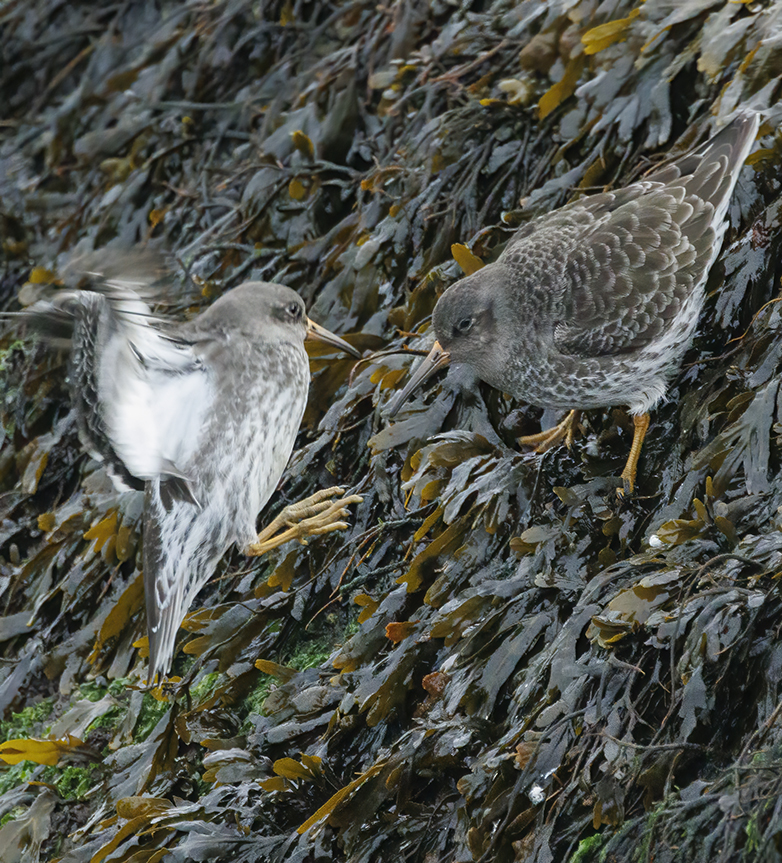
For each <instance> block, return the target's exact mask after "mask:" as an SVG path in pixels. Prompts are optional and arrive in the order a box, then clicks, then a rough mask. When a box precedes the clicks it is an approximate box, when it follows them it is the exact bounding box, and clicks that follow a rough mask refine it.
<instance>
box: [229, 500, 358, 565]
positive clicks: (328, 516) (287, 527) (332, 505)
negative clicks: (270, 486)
mask: <svg viewBox="0 0 782 863" xmlns="http://www.w3.org/2000/svg"><path fill="white" fill-rule="evenodd" d="M344 493H345V490H344V489H341V488H338V487H337V486H335V487H334V488H325V489H322V490H321V491H318V492H315V494H313V495H312V496H311V497H308V498H305V499H304V500H300V501H299V502H298V503H293V504H291V505H290V506H286V507H285V509H284V510H283V511H282V512H281V513H280V514H279V515H278V516H277V518H275V519H274V520H273V521H272V522H271V524H269V525H268V526H267V527H265V528H264V529H263V530H262V531H261V532H260V533H259V534H258V539H257V540H256V541H255V542H254V543H252V545H250V546H248V547H247V548H246V549H245V554H247V555H249V556H250V557H258V555H261V554H265V553H266V552H267V551H271V550H272V549H273V548H277V546H278V545H282V544H283V543H284V542H289V541H290V540H292V539H297V540H298V541H299V542H300V543H301V544H302V545H306V544H307V539H306V537H308V536H319V535H320V534H323V533H330V532H331V531H332V530H345V528H347V526H348V525H347V522H346V521H343V519H345V518H347V515H348V510H347V506H348V505H349V504H351V503H361V501H362V500H363V499H364V498H362V497H359V496H358V495H357V494H352V495H350V497H343V498H340V499H339V500H332V499H331V498H333V497H335V496H336V495H340V494H344ZM279 530H281V531H282V532H281V533H277V531H279ZM275 534H277V535H276V536H275Z"/></svg>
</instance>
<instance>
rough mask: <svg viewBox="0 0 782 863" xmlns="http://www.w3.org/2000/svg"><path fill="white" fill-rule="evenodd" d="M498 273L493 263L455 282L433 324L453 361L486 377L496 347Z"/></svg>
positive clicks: (437, 310) (438, 309)
mask: <svg viewBox="0 0 782 863" xmlns="http://www.w3.org/2000/svg"><path fill="white" fill-rule="evenodd" d="M498 275H499V273H498V272H497V271H496V269H495V267H494V266H493V265H491V264H490V265H489V266H487V267H484V268H483V269H481V270H478V272H476V273H473V274H472V275H470V276H467V277H466V278H464V279H461V280H460V281H458V282H456V283H455V284H454V285H452V286H451V287H450V288H448V290H447V291H446V292H445V293H444V294H443V295H442V297H440V299H439V300H438V302H437V305H436V306H435V309H434V314H433V316H432V323H433V326H434V331H435V334H436V336H437V341H438V342H439V343H440V345H441V347H442V349H443V350H444V351H445V352H446V353H447V354H448V356H449V357H450V361H451V363H464V364H465V365H468V366H470V367H471V368H472V369H473V371H475V372H476V374H477V375H478V377H480V378H482V379H483V380H487V376H490V374H491V368H492V367H493V361H494V355H495V354H496V350H497V318H496V297H497V293H498V291H497V289H498V288H499V284H497V285H495V284H494V282H495V281H497V282H498V281H499V280H498V278H497V277H498Z"/></svg>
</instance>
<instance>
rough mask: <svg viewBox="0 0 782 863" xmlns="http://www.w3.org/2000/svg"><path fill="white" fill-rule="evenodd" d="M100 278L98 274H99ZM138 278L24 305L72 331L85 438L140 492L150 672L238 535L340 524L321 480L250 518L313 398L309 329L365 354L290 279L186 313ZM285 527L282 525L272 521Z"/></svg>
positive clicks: (253, 545)
mask: <svg viewBox="0 0 782 863" xmlns="http://www.w3.org/2000/svg"><path fill="white" fill-rule="evenodd" d="M93 275H95V274H93ZM143 288H144V285H143V284H142V283H140V282H139V281H138V280H136V281H134V280H133V279H132V278H130V277H125V278H123V277H118V278H109V279H106V280H104V281H102V282H101V283H100V284H95V285H94V286H93V288H92V289H91V290H71V291H62V292H60V295H59V296H57V298H56V299H55V300H53V301H40V302H38V303H36V304H35V305H33V306H31V307H30V308H29V309H28V310H27V311H26V313H25V316H26V318H27V320H28V321H29V322H30V323H31V325H32V326H33V327H34V328H35V329H37V330H39V331H40V332H41V333H42V334H43V335H44V336H46V335H49V337H53V338H55V339H57V340H58V341H62V337H63V336H69V337H70V343H71V346H72V352H71V358H70V389H71V393H72V402H73V406H74V409H75V413H76V420H77V425H78V428H79V435H80V438H81V440H82V443H83V444H84V446H85V448H86V449H87V450H88V451H89V452H90V454H91V455H93V456H94V457H96V458H98V459H99V460H102V461H105V462H106V463H107V465H108V468H109V472H110V473H111V474H112V478H113V479H114V480H115V484H117V485H118V487H127V486H131V487H134V488H137V489H143V490H144V493H145V497H144V588H145V594H146V608H147V633H148V636H149V682H150V683H152V682H153V681H154V679H155V677H156V675H160V677H161V679H162V678H163V677H164V676H165V674H166V673H167V672H168V670H169V669H170V667H171V662H172V659H173V654H174V643H175V639H176V633H177V630H178V629H179V626H180V624H181V622H182V619H183V618H184V616H185V613H186V612H187V609H188V607H189V606H190V603H191V602H192V600H193V598H194V597H195V595H196V594H197V593H198V592H199V591H200V590H201V588H202V587H203V586H204V584H205V583H206V582H207V581H208V580H209V578H210V576H211V575H212V573H213V572H214V570H215V567H216V566H217V563H218V561H219V560H220V558H221V557H222V556H223V554H224V553H225V552H226V550H227V549H228V548H229V546H230V545H231V544H232V543H236V544H237V545H238V546H239V547H240V548H242V549H243V550H244V551H245V552H246V553H247V554H249V555H258V554H262V553H263V552H265V551H268V550H269V549H271V548H274V547H276V546H277V545H280V544H281V543H282V542H286V541H288V540H290V539H298V540H300V541H302V542H304V537H306V536H308V535H316V534H320V533H326V532H328V531H332V530H337V529H341V528H345V527H347V525H346V524H345V522H344V521H342V519H344V518H345V516H346V514H347V511H346V509H345V507H346V505H347V504H350V503H356V502H359V501H360V500H361V498H359V497H357V496H350V497H346V498H341V499H338V500H332V498H333V497H335V496H336V495H341V494H343V490H342V489H339V488H332V489H325V490H323V491H320V492H318V493H317V494H315V495H313V496H312V497H311V498H308V499H307V500H304V501H301V502H300V503H298V504H294V505H293V506H291V507H288V508H286V509H285V510H283V512H282V513H281V514H280V515H279V516H278V517H277V518H276V519H275V520H274V521H273V522H272V524H271V525H269V526H268V527H267V528H266V529H265V530H264V531H262V532H261V533H260V534H258V533H257V532H256V527H255V520H256V517H257V515H258V513H259V512H260V510H261V509H262V508H263V506H264V505H265V504H266V502H267V501H268V499H269V498H270V497H271V495H272V493H273V492H274V490H275V488H276V486H277V483H278V481H279V479H280V477H281V475H282V472H283V470H284V469H285V466H286V464H287V463H288V458H289V456H290V453H291V450H292V449H293V444H294V441H295V438H296V433H297V431H298V429H299V424H300V423H301V418H302V414H303V412H304V407H305V404H306V401H307V390H308V385H309V380H310V374H309V363H308V360H307V354H306V352H305V350H304V341H305V339H306V338H314V339H318V340H320V341H323V342H326V343H328V344H331V345H333V346H335V347H337V348H339V349H341V350H344V351H347V352H349V353H351V354H353V355H355V356H359V354H358V353H357V352H356V351H355V350H354V349H353V348H352V347H351V346H350V345H349V344H347V342H345V341H343V340H342V339H340V338H339V337H337V336H335V335H333V334H332V333H330V332H329V331H328V330H325V329H324V328H323V327H320V326H318V325H317V324H315V323H313V322H312V321H311V320H310V319H309V318H308V317H307V315H306V313H305V308H304V302H303V301H302V300H301V298H300V297H299V296H298V295H297V294H296V293H295V292H294V291H292V290H291V289H290V288H287V287H284V286H283V285H278V284H269V283H266V282H247V283H245V284H242V285H239V287H237V288H234V289H233V290H230V291H228V292H227V293H226V294H224V295H223V296H222V297H220V299H218V300H217V301H216V302H215V303H214V304H213V305H212V306H211V307H210V308H208V309H207V310H206V311H204V312H202V313H201V314H200V315H198V316H197V317H196V318H194V319H193V320H191V321H189V322H187V323H175V322H172V321H168V320H165V319H162V318H161V317H158V316H156V315H153V313H152V312H151V311H150V308H149V306H148V305H147V303H146V302H145V301H144V299H143V298H142V294H143V293H144V291H143V290H142V289H143ZM280 530H282V532H281V533H278V531H280Z"/></svg>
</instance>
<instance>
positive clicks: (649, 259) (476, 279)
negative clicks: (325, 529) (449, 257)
mask: <svg viewBox="0 0 782 863" xmlns="http://www.w3.org/2000/svg"><path fill="white" fill-rule="evenodd" d="M757 130H758V118H757V115H754V114H753V115H750V114H741V115H739V116H737V117H736V118H735V119H734V120H733V121H732V122H731V123H730V124H729V125H727V126H725V128H724V129H722V130H721V131H720V132H718V133H717V134H716V135H714V137H712V138H711V139H710V140H709V141H707V142H706V143H704V144H703V145H701V146H700V147H698V148H697V149H696V150H693V151H692V152H691V153H689V154H687V155H685V156H682V157H681V158H679V159H677V160H676V161H674V162H672V163H671V164H669V165H666V166H664V167H662V168H660V169H658V170H656V171H654V172H653V173H650V174H649V175H648V176H647V177H645V178H644V179H643V180H641V181H639V182H637V183H633V184H632V185H630V186H627V187H626V188H624V189H620V190H618V191H615V192H603V193H601V194H596V195H592V196H589V197H586V198H582V199H579V200H577V201H574V202H572V203H570V204H567V205H566V206H564V207H561V208H560V209H558V210H555V211H554V212H552V213H549V214H547V215H545V216H542V217H540V218H539V219H536V220H535V221H533V222H531V223H529V224H527V225H524V226H523V227H522V228H520V229H519V230H518V231H517V232H516V234H515V236H514V237H513V238H512V239H511V241H510V242H509V243H508V245H507V246H506V248H505V250H504V251H503V252H502V254H501V255H500V257H499V258H498V259H497V261H496V262H495V263H493V264H488V265H487V266H485V267H483V268H482V269H479V270H478V271H477V272H475V273H473V274H472V275H469V276H467V277H466V278H464V279H461V280H460V281H458V282H456V283H455V284H454V285H452V286H451V287H450V288H448V289H447V290H446V291H445V293H444V294H443V295H442V296H441V297H440V299H439V300H438V302H437V305H436V306H435V309H434V315H433V325H434V331H435V334H436V336H437V341H436V342H435V345H434V347H433V348H432V350H431V352H430V353H429V356H428V357H426V359H425V360H424V361H423V362H422V363H421V365H420V366H419V367H418V369H417V371H416V373H415V374H414V375H413V377H412V378H411V379H410V381H409V382H408V384H407V386H406V387H405V388H404V390H403V391H402V392H401V393H400V394H399V395H398V396H397V397H396V399H395V400H394V402H393V404H392V408H391V415H392V416H393V415H394V414H395V413H396V411H397V410H398V409H399V407H400V406H401V404H402V403H403V402H404V400H405V399H406V398H407V397H408V396H409V394H410V393H411V392H412V391H413V390H414V389H415V388H416V387H417V386H418V385H419V384H420V383H422V382H423V381H424V380H425V379H426V378H428V377H429V375H431V374H432V373H433V372H434V371H435V370H436V369H438V368H440V367H442V366H443V365H446V364H447V363H448V362H451V363H463V364H465V365H467V366H468V367H470V369H471V370H472V371H473V373H474V374H475V375H476V376H477V377H478V378H479V379H480V380H483V381H485V382H486V383H488V384H490V385H491V386H493V387H496V388H497V389H500V390H502V391H504V392H508V393H510V394H511V395H513V396H514V397H516V398H518V399H520V400H523V401H526V402H530V403H532V404H535V405H540V406H542V407H546V408H569V409H571V411H570V413H569V414H568V416H567V417H566V418H565V419H564V420H563V421H562V422H561V423H560V424H559V425H557V426H555V427H554V428H553V429H550V430H548V431H545V432H541V433H540V434H538V435H530V436H528V437H523V438H519V442H520V443H522V444H532V445H536V446H538V447H539V448H540V450H542V449H545V448H548V447H549V446H552V445H554V444H555V443H558V442H559V441H561V440H562V439H563V438H564V437H567V438H568V441H570V439H571V437H572V433H573V429H574V427H575V425H576V424H577V422H578V411H579V410H582V409H589V408H599V407H607V406H609V405H626V406H627V407H629V409H630V413H631V414H632V416H633V420H634V426H635V433H634V436H633V443H632V447H631V451H630V455H629V457H628V459H627V464H626V465H625V468H624V470H623V471H622V479H623V481H624V488H623V489H619V491H620V493H621V492H623V491H628V492H630V491H632V490H633V488H634V485H635V477H636V471H637V465H638V457H639V454H640V451H641V446H642V444H643V440H644V436H645V434H646V430H647V428H648V426H649V414H648V412H649V410H651V409H652V408H653V407H654V406H655V405H656V404H657V403H658V402H659V401H660V399H661V398H662V397H663V396H664V395H665V391H666V388H667V386H668V382H669V380H670V378H671V377H672V375H673V374H674V373H675V372H676V370H677V369H678V367H679V364H680V362H681V359H682V356H683V354H684V352H685V351H686V350H687V347H688V346H689V344H690V341H691V339H692V336H693V333H694V331H695V327H696V324H697V321H698V315H699V314H700V311H701V307H702V306H703V301H704V293H705V292H704V286H705V283H706V279H707V276H708V273H709V268H710V267H711V265H712V264H713V263H714V260H715V258H716V257H717V254H718V253H719V250H720V247H721V245H722V239H723V236H724V234H725V230H726V228H727V222H726V219H725V216H726V213H727V208H728V203H729V201H730V198H731V195H732V193H733V188H734V186H735V185H736V181H737V179H738V175H739V171H740V170H741V167H742V165H743V163H744V160H745V159H746V157H747V155H748V153H749V151H750V149H751V148H752V145H753V142H754V140H755V136H756V134H757ZM574 409H576V410H574Z"/></svg>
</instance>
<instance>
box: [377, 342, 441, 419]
mask: <svg viewBox="0 0 782 863" xmlns="http://www.w3.org/2000/svg"><path fill="white" fill-rule="evenodd" d="M450 362H451V355H450V354H449V353H448V351H446V350H444V349H443V346H442V345H441V344H440V342H435V343H434V345H432V350H431V351H429V353H428V354H427V355H426V356H425V357H424V359H423V362H422V363H421V365H420V366H418V368H417V369H416V370H415V374H414V375H413V376H412V377H411V378H410V380H409V381H408V382H407V386H406V387H405V388H404V389H403V390H402V392H400V393H397V394H396V396H394V398H393V400H392V401H391V405H390V408H391V409H390V411H389V413H388V415H389V417H394V416H396V413H397V411H398V410H399V408H401V407H402V405H403V404H404V403H405V402H406V401H407V400H408V399H409V398H410V396H411V395H412V394H413V392H415V390H417V389H418V387H419V386H420V385H421V384H422V383H423V382H424V381H425V380H428V379H429V378H430V377H431V376H432V375H433V374H434V373H435V372H436V371H437V370H438V369H442V368H444V367H445V366H447V365H448V363H450Z"/></svg>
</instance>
